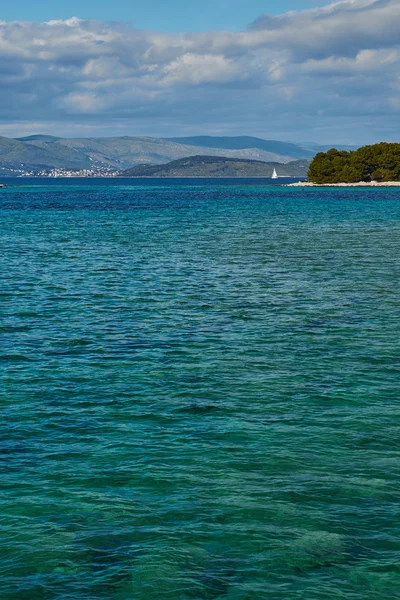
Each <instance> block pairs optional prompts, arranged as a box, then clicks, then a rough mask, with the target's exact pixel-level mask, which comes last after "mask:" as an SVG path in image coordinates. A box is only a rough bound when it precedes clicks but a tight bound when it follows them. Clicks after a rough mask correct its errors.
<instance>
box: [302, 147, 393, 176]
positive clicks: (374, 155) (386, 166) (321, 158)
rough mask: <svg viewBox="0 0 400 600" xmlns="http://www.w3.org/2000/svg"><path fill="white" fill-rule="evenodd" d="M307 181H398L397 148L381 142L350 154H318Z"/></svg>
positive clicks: (330, 152)
mask: <svg viewBox="0 0 400 600" xmlns="http://www.w3.org/2000/svg"><path fill="white" fill-rule="evenodd" d="M308 179H309V181H312V182H313V183H357V182H360V181H400V144H394V143H392V144H389V143H386V142H382V143H381V144H374V145H373V146H363V147H362V148H359V149H358V150H354V151H351V152H347V151H345V150H336V149H335V148H332V150H329V151H328V152H319V153H318V154H317V155H316V156H315V158H314V160H313V161H312V163H311V165H310V168H309V171H308Z"/></svg>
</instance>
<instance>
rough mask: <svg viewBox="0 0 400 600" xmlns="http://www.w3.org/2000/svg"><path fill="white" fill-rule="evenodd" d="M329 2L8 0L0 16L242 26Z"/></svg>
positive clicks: (176, 27)
mask: <svg viewBox="0 0 400 600" xmlns="http://www.w3.org/2000/svg"><path fill="white" fill-rule="evenodd" d="M324 4H328V1H324V0H202V1H201V2H193V0H192V1H191V0H139V1H137V0H136V1H132V0H114V1H110V0H55V1H54V0H39V1H38V2H33V1H32V0H10V1H9V2H7V3H4V5H3V6H2V8H1V12H0V19H3V20H5V21H11V20H28V21H29V20H32V21H48V20H51V19H68V18H69V17H72V16H76V17H80V18H82V19H96V20H98V21H125V22H129V23H131V24H132V25H133V26H134V27H138V28H140V29H151V30H158V31H168V32H178V31H202V30H209V29H231V30H240V29H244V28H245V27H246V26H247V25H248V23H250V22H252V21H253V20H255V19H256V18H257V17H258V16H259V15H260V14H263V13H269V14H279V13H283V12H285V11H289V10H302V9H307V8H312V7H315V6H323V5H324Z"/></svg>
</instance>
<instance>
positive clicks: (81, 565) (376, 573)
mask: <svg viewBox="0 0 400 600" xmlns="http://www.w3.org/2000/svg"><path fill="white" fill-rule="evenodd" d="M11 183H13V184H14V185H16V186H17V187H9V188H7V189H4V190H1V191H0V216H1V219H0V242H1V248H2V252H1V254H0V263H1V279H2V281H1V287H0V309H1V316H2V318H1V324H0V339H1V348H0V376H1V390H0V402H1V404H0V406H1V409H0V410H1V415H0V416H1V423H2V435H1V438H0V459H1V462H0V468H1V479H0V486H1V490H0V491H1V495H0V508H1V511H0V556H1V559H0V566H1V578H0V597H1V598H4V599H6V600H14V599H17V600H39V599H40V600H42V599H43V600H47V599H57V600H66V599H74V600H75V599H76V600H83V599H90V600H97V599H99V600H100V599H103V598H104V599H112V600H125V599H126V600H128V599H132V600H162V599H164V598H165V599H171V600H188V599H205V600H211V599H218V600H256V599H257V600H260V599H264V598H265V599H273V600H281V599H290V600H300V599H301V600H319V599H321V600H322V599H326V600H328V599H329V600H331V599H336V598H338V599H343V598H346V599H347V598H349V599H350V598H351V599H352V600H353V599H354V600H389V599H392V598H400V592H399V590H400V570H399V556H400V555H399V551H400V542H399V535H400V518H399V505H398V501H399V484H400V474H399V454H400V448H399V439H400V427H399V424H400V421H399V417H400V399H399V359H400V348H399V333H400V325H399V323H400V298H399V292H398V284H399V279H400V265H399V250H400V241H399V240H400V189H374V190H370V189H338V190H335V189H306V190H301V189H298V188H280V187H272V186H270V185H269V184H268V182H261V181H259V182H255V181H243V182H238V181H223V182H219V181H211V182H208V183H205V182H203V181H169V182H163V181H153V180H148V181H147V180H146V181H143V182H132V181H131V180H126V181H125V180H121V181H118V182H116V181H113V180H112V181H104V180H99V181H89V182H88V181H64V180H63V181H60V182H56V185H55V182H54V181H52V182H49V181H41V180H26V181H21V180H15V181H13V182H11Z"/></svg>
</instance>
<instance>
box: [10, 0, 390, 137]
mask: <svg viewBox="0 0 400 600" xmlns="http://www.w3.org/2000/svg"><path fill="white" fill-rule="evenodd" d="M35 4H36V6H35ZM55 4H56V5H57V8H55V7H54V5H55ZM139 4H140V5H141V6H135V5H139ZM188 4H190V5H194V4H195V3H188V2H187V0H186V1H183V0H169V2H166V1H165V0H152V2H147V3H145V2H143V1H142V2H136V3H132V2H130V1H129V2H128V0H127V1H126V2H125V1H123V0H114V2H112V3H110V2H109V1H107V2H105V1H104V2H102V1H100V2H99V1H95V0H80V1H79V2H78V1H76V0H69V1H68V2H67V1H65V2H63V1H60V2H57V3H54V2H53V1H51V0H41V2H40V3H32V2H31V1H30V0H29V1H28V0H13V2H12V3H9V6H8V8H2V10H1V12H0V19H1V20H0V135H6V136H14V135H22V134H30V133H35V132H40V133H52V134H59V135H68V136H78V135H79V136H82V135H85V136H86V135H155V136H167V135H192V134H207V133H208V134H214V135H220V134H226V135H241V134H248V135H257V136H260V137H266V138H275V139H282V140H293V141H316V142H323V143H339V142H340V143H350V144H352V143H355V144H357V143H366V142H375V141H379V140H388V141H399V138H400V0H347V1H343V2H338V3H329V2H323V1H321V2H319V1H312V0H297V1H295V0H280V1H279V2H277V1H276V0H275V1H274V2H268V1H267V0H264V1H261V0H247V2H246V3H245V2H244V1H243V0H203V1H202V2H201V3H196V7H194V6H192V7H191V8H190V9H189V8H188ZM278 6H279V10H277V7H278ZM73 14H76V15H78V16H77V17H73V16H71V15H73Z"/></svg>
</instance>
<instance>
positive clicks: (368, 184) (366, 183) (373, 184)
mask: <svg viewBox="0 0 400 600" xmlns="http://www.w3.org/2000/svg"><path fill="white" fill-rule="evenodd" d="M286 187H400V181H359V182H357V183H313V182H312V181H303V182H301V181H300V182H295V183H288V184H287V186H286Z"/></svg>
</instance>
